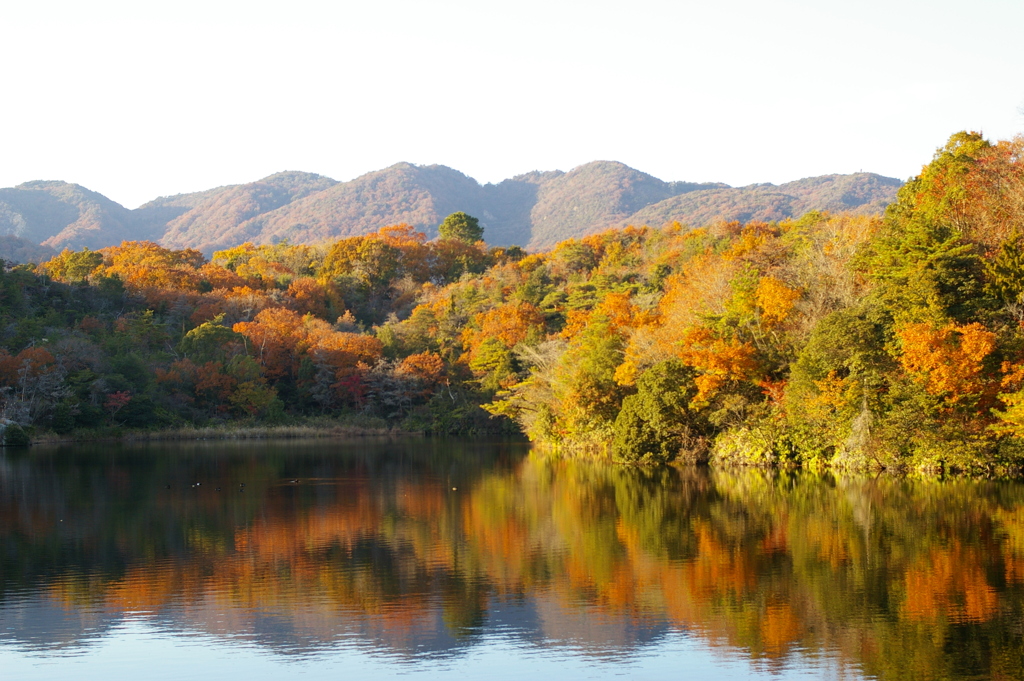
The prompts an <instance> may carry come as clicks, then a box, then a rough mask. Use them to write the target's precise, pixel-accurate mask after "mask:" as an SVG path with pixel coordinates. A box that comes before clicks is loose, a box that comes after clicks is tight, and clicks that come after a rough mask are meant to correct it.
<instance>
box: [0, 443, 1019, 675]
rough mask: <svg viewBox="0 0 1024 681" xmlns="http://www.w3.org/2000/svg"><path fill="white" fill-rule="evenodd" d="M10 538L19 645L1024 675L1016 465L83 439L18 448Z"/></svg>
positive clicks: (3, 575) (0, 519)
mask: <svg viewBox="0 0 1024 681" xmlns="http://www.w3.org/2000/svg"><path fill="white" fill-rule="evenodd" d="M0 551H2V552H0V622H2V626H0V647H7V648H11V647H14V648H16V649H18V650H20V651H23V652H24V653H26V654H32V655H45V656H52V655H57V654H62V655H63V654H72V655H74V654H82V653H83V651H87V650H89V649H90V647H92V646H95V645H97V644H98V643H100V642H103V641H107V640H110V639H111V638H115V637H117V636H119V635H121V634H120V633H119V632H121V631H122V630H123V629H124V627H125V626H126V623H129V624H131V623H138V622H142V623H145V626H146V627H147V628H148V629H147V630H148V631H156V632H164V633H166V634H167V635H173V636H178V635H185V634H187V635H201V636H205V637H209V638H210V639H211V640H215V641H217V640H219V641H233V642H236V643H238V642H241V643H245V644H249V645H253V646H256V647H257V648H259V649H260V650H265V651H273V652H275V653H278V654H282V655H286V656H295V657H297V658H300V659H301V658H310V657H315V656H317V655H320V654H324V653H329V652H331V651H336V650H337V649H338V647H339V646H350V647H354V648H356V649H361V650H368V651H372V652H375V653H376V654H384V655H386V656H388V657H389V658H390V659H392V660H398V661H401V660H405V661H407V662H410V663H416V662H417V661H421V660H424V659H430V658H435V659H436V658H447V657H451V656H456V657H457V656H459V655H464V654H466V653H467V651H471V650H474V649H477V648H482V647H485V646H494V645H506V644H508V645H512V646H513V647H514V648H517V649H519V650H522V649H523V648H524V647H533V648H534V649H537V650H564V651H570V652H571V654H573V655H582V656H584V657H589V658H593V659H597V660H599V659H610V660H623V659H629V658H630V656H636V655H640V654H642V653H643V652H644V651H645V650H653V649H657V647H658V646H664V645H667V643H666V642H668V641H677V642H678V641H680V640H684V639H685V640H687V641H696V642H698V643H699V645H700V647H701V648H702V649H704V650H710V651H717V653H716V654H719V655H721V656H725V657H729V656H736V655H740V656H742V657H743V658H745V659H747V660H748V661H750V662H752V663H753V664H754V665H755V668H758V669H762V670H766V671H768V672H785V671H787V670H792V669H793V668H794V667H793V665H795V664H800V665H807V664H810V665H812V667H813V665H814V664H815V662H814V661H815V660H816V659H817V660H819V661H820V660H823V661H825V662H827V663H828V665H831V666H830V667H829V668H830V669H833V670H836V669H838V670H840V671H842V673H844V674H846V673H848V674H850V675H860V674H864V675H868V676H878V677H881V678H885V679H890V678H894V679H895V678H915V679H922V678H936V679H938V678H974V677H982V678H1024V672H1022V668H1024V644H1022V641H1024V607H1022V606H1024V486H1022V485H1020V484H1012V483H977V482H969V481H957V482H938V481H899V480H894V479H890V478H841V479H833V478H831V477H828V476H824V477H822V476H815V475H811V474H788V473H766V472H759V471H720V470H716V471H708V470H705V469H685V470H676V469H660V470H653V471H647V470H639V469H629V468H621V467H610V466H601V465H594V464H588V463H581V462H571V461H554V460H550V459H545V458H543V457H540V456H537V455H528V454H527V450H526V448H525V447H524V446H523V445H521V444H517V443H504V444H481V443H465V442H455V443H453V442H442V441H426V442H424V441H415V442H411V443H395V442H379V443H372V442H370V443H367V442H361V443H356V444H350V445H345V446H341V445H337V444H324V443H315V442H313V443H284V444H276V445H275V444H261V445H252V444H249V445H245V444H234V445H231V444H224V443H216V444H206V445H189V446H180V445H175V446H173V447H172V446H150V447H136V448H131V447H109V446H108V447H96V448H82V447H78V448H67V449H58V450H52V451H45V450H44V451H33V452H32V453H31V454H12V453H10V452H8V453H6V454H5V455H3V458H0ZM680 637H681V638H680ZM725 657H723V659H725ZM825 662H822V664H825Z"/></svg>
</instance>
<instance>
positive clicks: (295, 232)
mask: <svg viewBox="0 0 1024 681" xmlns="http://www.w3.org/2000/svg"><path fill="white" fill-rule="evenodd" d="M901 184H902V182H901V181H900V180H897V179H894V178H889V177H882V176H880V175H875V174H872V173H855V174H852V175H823V176H821V177H811V178H805V179H802V180H798V181H795V182H789V183H786V184H781V185H777V186H776V185H771V184H758V185H750V186H747V187H730V186H729V185H726V184H722V183H693V182H665V181H663V180H660V179H658V178H656V177H653V176H651V175H648V174H647V173H643V172H641V171H639V170H636V169H634V168H630V167H629V166H626V165H624V164H622V163H617V162H614V161H595V162H592V163H587V164H585V165H582V166H579V167H578V168H574V169H573V170H570V171H569V172H562V171H547V172H541V171H535V172H531V173H526V174H523V175H518V176H516V177H513V178H511V179H508V180H504V181H503V182H500V183H498V184H486V185H481V184H479V183H478V182H477V181H476V180H474V179H473V178H471V177H468V176H467V175H465V174H463V173H460V172H459V171H457V170H453V169H452V168H448V167H446V166H441V165H430V166H417V165H412V164H409V163H398V164H396V165H393V166H391V167H389V168H385V169H383V170H378V171H375V172H372V173H367V174H366V175H362V176H361V177H357V178H356V179H354V180H351V181H349V182H336V181H335V180H332V179H330V178H327V177H323V176H320V175H315V174H312V173H303V172H283V173H277V174H275V175H271V176H269V177H266V178H263V179H262V180H258V181H256V182H251V183H248V184H240V185H230V186H226V187H219V188H215V189H210V190H207V191H203V192H196V193H192V194H179V195H177V196H169V197H162V198H159V199H155V200H153V201H151V202H149V203H147V204H145V205H143V206H141V207H139V208H137V209H135V210H128V209H127V208H125V207H123V206H121V205H120V204H118V203H115V202H114V201H111V200H110V199H107V198H106V197H104V196H103V195H101V194H98V193H96V192H93V191H90V190H88V189H85V188H84V187H80V186H79V185H75V184H68V183H66V182H43V181H38V182H28V183H25V184H22V185H19V186H17V187H14V188H11V189H0V236H2V235H10V236H14V237H18V238H20V239H25V240H26V241H27V242H30V243H32V244H43V245H45V246H47V247H50V248H54V249H58V250H59V249H61V248H65V247H70V248H75V249H80V248H82V247H89V248H92V249H96V248H102V247H104V246H110V245H113V244H117V243H120V242H121V241H122V240H125V239H136V240H137V239H151V240H154V241H159V242H160V243H162V244H163V245H165V246H168V247H173V248H185V247H189V248H197V249H199V250H202V251H204V252H205V253H207V254H210V253H212V252H213V251H214V250H218V249H222V248H226V247H229V246H234V245H237V244H240V243H242V242H245V241H253V242H256V243H274V242H277V241H280V240H283V239H288V240H289V241H291V242H292V243H313V242H319V241H324V240H327V239H333V238H339V237H343V236H351V235H358V234H366V233H368V232H373V231H376V230H377V229H379V228H380V227H383V226H386V225H390V224H396V223H401V222H405V223H408V224H411V225H413V226H414V227H416V228H417V229H420V230H422V231H424V232H425V233H426V234H427V235H428V236H429V237H434V236H436V234H437V225H438V224H440V222H441V221H442V220H443V219H444V217H445V216H446V215H449V214H450V213H453V212H455V211H460V210H461V211H465V212H467V213H469V214H471V215H474V216H476V217H478V218H479V219H480V223H481V225H482V226H483V227H484V229H485V232H484V238H485V239H486V240H487V242H488V243H490V244H492V245H498V246H500V245H511V244H516V245H521V246H525V247H527V248H529V249H531V250H540V249H544V248H547V247H550V246H553V245H554V244H556V243H557V242H559V241H562V240H564V239H568V238H578V237H581V236H585V235H587V234H592V233H595V232H598V231H601V230H604V229H607V228H610V227H616V226H622V225H626V224H634V225H641V224H646V225H651V226H661V225H662V224H665V223H668V222H674V221H678V222H680V223H683V224H688V225H690V226H695V227H696V226H700V225H703V224H707V223H709V222H712V221H715V220H720V219H725V220H740V221H748V220H781V219H784V218H789V217H794V216H798V215H801V214H803V213H805V212H807V211H809V210H827V211H833V212H836V211H855V212H860V213H879V212H881V211H882V210H883V209H884V208H885V206H886V205H887V204H888V203H889V202H890V201H892V199H893V197H894V196H895V194H896V190H897V189H898V188H899V187H900V185H901Z"/></svg>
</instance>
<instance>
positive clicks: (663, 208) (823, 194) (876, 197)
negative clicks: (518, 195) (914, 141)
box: [623, 173, 903, 226]
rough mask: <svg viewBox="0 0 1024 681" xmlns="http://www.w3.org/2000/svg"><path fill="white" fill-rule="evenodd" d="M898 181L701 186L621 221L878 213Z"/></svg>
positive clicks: (834, 179) (834, 178)
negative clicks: (701, 188)
mask: <svg viewBox="0 0 1024 681" xmlns="http://www.w3.org/2000/svg"><path fill="white" fill-rule="evenodd" d="M902 184H903V183H902V182H901V181H900V180H897V179H895V178H891V177H883V176H881V175H875V174H873V173H856V174H853V175H822V176H820V177H809V178H805V179H803V180H797V181H796V182H787V183H786V184H781V185H778V186H776V185H773V184H755V185H750V186H748V187H735V188H733V187H725V188H718V189H705V190H698V191H694V192H690V193H687V194H682V195H679V196H674V197H672V198H670V199H666V200H665V201H661V202H659V203H656V204H653V205H650V206H647V207H645V208H643V209H641V210H639V211H637V212H636V213H634V214H633V215H631V216H630V217H629V218H628V219H627V220H625V221H623V224H626V223H628V224H647V225H663V224H665V223H669V222H680V223H682V224H689V225H693V226H699V225H704V224H707V223H709V222H712V221H714V220H727V221H731V220H738V221H740V222H749V221H751V220H764V221H769V222H770V221H773V220H784V219H786V218H791V217H796V216H799V215H803V214H804V213H806V212H808V211H811V210H822V211H829V212H833V213H836V212H840V211H849V212H854V213H865V214H871V213H881V212H882V211H883V210H885V207H886V206H887V205H888V204H889V202H890V201H892V199H893V197H894V196H895V195H896V190H898V189H899V188H900V186H901V185H902Z"/></svg>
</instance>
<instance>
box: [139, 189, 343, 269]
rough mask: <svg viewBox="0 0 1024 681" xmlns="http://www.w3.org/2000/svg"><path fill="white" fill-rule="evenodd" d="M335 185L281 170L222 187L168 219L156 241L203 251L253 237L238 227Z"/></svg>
mask: <svg viewBox="0 0 1024 681" xmlns="http://www.w3.org/2000/svg"><path fill="white" fill-rule="evenodd" d="M336 184H337V182H336V181H335V180H332V179H330V178H327V177H323V176H321V175H315V174H313V173H302V172H283V173H276V174H274V175H270V176H269V177H265V178H263V179H262V180H259V181H257V182H250V183H249V184H241V185H233V186H229V187H223V188H221V189H220V190H218V191H216V192H212V193H209V194H208V195H207V196H205V197H203V198H201V199H199V200H197V201H195V203H194V205H193V206H192V207H191V208H189V209H188V210H186V211H185V212H183V213H181V214H180V215H178V216H175V217H173V218H172V219H170V220H169V221H168V222H167V223H166V226H165V231H164V233H163V235H162V236H161V238H160V243H161V244H163V245H164V246H167V247H169V248H196V249H199V250H201V251H207V252H209V251H212V250H214V249H216V248H223V247H225V246H234V245H237V244H239V243H242V242H244V241H246V240H248V239H250V238H252V236H253V235H251V234H250V233H248V232H247V230H246V228H244V227H241V225H242V224H243V223H245V222H247V221H249V220H252V218H255V217H258V216H260V215H263V214H265V213H269V212H271V211H273V210H276V209H278V208H281V207H282V206H285V205H288V204H289V203H291V202H293V201H295V200H297V199H301V198H304V197H306V196H309V195H310V194H315V193H317V192H321V191H323V190H325V189H328V188H330V187H332V186H334V185H336ZM186 196H189V195H186ZM191 198H192V197H191V196H189V199H191ZM147 205H151V204H147ZM160 207H161V208H165V209H168V208H178V207H182V208H184V207H187V203H186V202H185V201H181V202H180V203H179V204H178V205H177V206H174V205H173V204H171V203H170V202H167V203H164V204H163V205H162V206H160ZM156 209H157V207H156V206H151V207H150V210H151V211H154V212H155V210H156Z"/></svg>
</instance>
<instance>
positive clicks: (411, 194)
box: [220, 163, 483, 245]
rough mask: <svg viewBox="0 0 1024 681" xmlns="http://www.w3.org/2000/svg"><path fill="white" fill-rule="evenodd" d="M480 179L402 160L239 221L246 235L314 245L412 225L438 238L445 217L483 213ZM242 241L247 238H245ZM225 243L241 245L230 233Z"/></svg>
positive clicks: (245, 236)
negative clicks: (390, 226) (390, 227)
mask: <svg viewBox="0 0 1024 681" xmlns="http://www.w3.org/2000/svg"><path fill="white" fill-rule="evenodd" d="M481 199H482V194H481V187H480V185H479V184H478V183H477V181H476V180H474V179H472V178H470V177H467V176H466V175H463V174H462V173H460V172H459V171H457V170H452V169H451V168H447V167H445V166H437V165H434V166H415V165H412V164H410V163H399V164H396V165H393V166H391V167H390V168H385V169H384V170H378V171H376V172H373V173H368V174H366V175H363V176H361V177H357V178H356V179H354V180H352V181H351V182H343V183H340V184H335V185H334V186H332V187H330V188H328V189H325V190H323V191H321V192H318V193H316V194H311V195H309V196H306V197H304V198H302V199H300V200H297V201H294V202H293V203H290V204H288V205H286V206H282V207H281V208H278V209H277V210H274V211H270V212H268V213H266V214H264V215H260V216H258V217H255V218H253V219H251V220H248V221H246V222H244V223H242V224H241V225H239V228H238V231H239V233H240V234H242V235H244V239H249V240H253V241H258V242H263V243H267V242H274V241H280V240H282V239H288V240H289V241H291V242H292V243H304V242H305V243H311V242H316V241H324V240H325V239H336V238H338V237H344V236H355V235H358V234H366V233H368V232H374V231H376V230H378V229H380V228H381V227H384V226H386V225H392V224H397V223H401V222H405V223H408V224H410V225H413V226H415V227H418V228H419V229H421V230H423V231H425V232H426V233H427V234H428V235H429V236H432V237H433V236H436V234H437V225H439V224H440V223H441V221H442V220H443V219H444V218H445V216H447V215H449V214H451V213H454V212H456V211H459V210H462V211H465V212H467V213H470V214H471V215H478V214H480V213H481V212H482V209H483V202H482V201H481ZM244 239H243V240H244ZM220 242H221V244H222V245H231V244H236V243H238V239H237V238H229V235H227V234H225V235H224V238H222V239H221V241H220Z"/></svg>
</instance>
